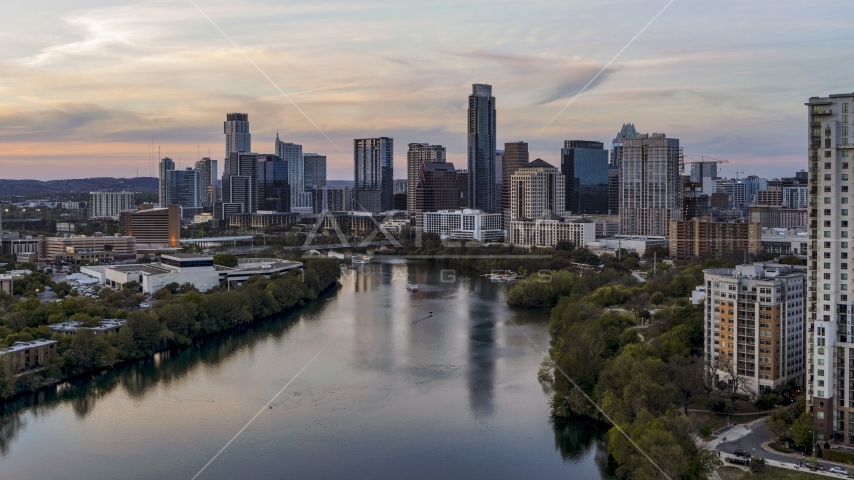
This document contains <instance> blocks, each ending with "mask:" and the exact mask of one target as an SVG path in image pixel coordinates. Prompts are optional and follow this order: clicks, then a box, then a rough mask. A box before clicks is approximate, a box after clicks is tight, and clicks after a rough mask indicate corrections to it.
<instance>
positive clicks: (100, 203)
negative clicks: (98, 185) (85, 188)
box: [89, 192, 134, 218]
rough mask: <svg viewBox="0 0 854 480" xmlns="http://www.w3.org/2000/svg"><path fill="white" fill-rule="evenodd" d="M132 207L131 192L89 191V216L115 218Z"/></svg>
mask: <svg viewBox="0 0 854 480" xmlns="http://www.w3.org/2000/svg"><path fill="white" fill-rule="evenodd" d="M133 208H134V204H133V192H89V217H90V218H117V217H118V216H119V215H120V214H121V213H122V212H123V211H125V210H133Z"/></svg>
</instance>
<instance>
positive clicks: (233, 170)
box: [222, 152, 260, 213]
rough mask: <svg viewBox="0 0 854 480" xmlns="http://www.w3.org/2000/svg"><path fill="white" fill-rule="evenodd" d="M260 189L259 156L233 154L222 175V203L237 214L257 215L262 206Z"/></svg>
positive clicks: (228, 159)
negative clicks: (259, 206)
mask: <svg viewBox="0 0 854 480" xmlns="http://www.w3.org/2000/svg"><path fill="white" fill-rule="evenodd" d="M258 194H259V189H258V154H257V153H248V152H232V153H231V154H230V155H229V156H228V158H227V159H226V161H225V169H224V170H223V173H222V203H223V204H224V205H225V204H227V205H228V206H227V207H224V208H226V209H228V208H232V210H230V211H231V212H235V211H236V209H237V206H239V210H240V212H239V213H255V212H257V211H258V205H259V204H260V199H259V195H258Z"/></svg>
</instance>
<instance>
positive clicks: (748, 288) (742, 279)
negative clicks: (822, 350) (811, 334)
mask: <svg viewBox="0 0 854 480" xmlns="http://www.w3.org/2000/svg"><path fill="white" fill-rule="evenodd" d="M703 273H704V286H705V289H706V302H705V308H704V312H705V313H704V316H705V321H704V322H703V323H704V325H705V327H704V328H705V339H704V342H705V345H704V360H705V363H706V367H707V368H709V369H711V370H714V371H716V372H717V373H716V375H717V379H718V380H719V381H724V382H727V383H729V384H730V385H731V386H733V384H736V383H737V385H735V387H737V388H738V390H739V392H738V393H742V394H748V395H751V396H754V397H755V396H756V395H759V394H762V393H763V392H765V391H769V390H773V389H775V388H777V387H779V386H782V385H785V384H786V383H788V382H789V381H795V382H796V383H797V384H798V385H800V386H804V375H805V373H806V370H807V369H806V362H805V360H806V359H805V353H806V341H807V340H806V339H807V338H808V332H807V331H806V323H805V321H806V309H807V306H806V299H807V274H806V269H805V267H800V268H798V267H791V266H788V265H780V264H770V263H754V264H749V265H738V266H736V267H735V269H732V268H713V269H707V270H704V271H703Z"/></svg>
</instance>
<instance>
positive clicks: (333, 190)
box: [314, 187, 353, 213]
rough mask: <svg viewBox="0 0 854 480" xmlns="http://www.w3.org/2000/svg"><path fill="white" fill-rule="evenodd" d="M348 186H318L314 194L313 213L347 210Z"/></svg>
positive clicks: (348, 204)
mask: <svg viewBox="0 0 854 480" xmlns="http://www.w3.org/2000/svg"><path fill="white" fill-rule="evenodd" d="M352 209H353V208H352V206H351V205H350V187H320V188H318V189H317V190H316V191H315V195H314V213H324V212H349V211H351V210H352Z"/></svg>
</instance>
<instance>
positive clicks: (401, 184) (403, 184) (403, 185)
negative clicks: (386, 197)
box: [394, 172, 409, 193]
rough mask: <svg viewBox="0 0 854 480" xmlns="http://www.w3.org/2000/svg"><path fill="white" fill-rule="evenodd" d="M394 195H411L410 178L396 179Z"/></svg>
mask: <svg viewBox="0 0 854 480" xmlns="http://www.w3.org/2000/svg"><path fill="white" fill-rule="evenodd" d="M407 173H408V172H407ZM394 193H409V179H408V178H395V179H394Z"/></svg>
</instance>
